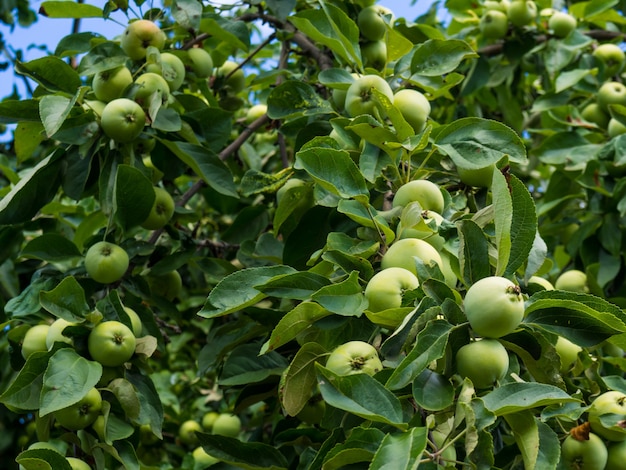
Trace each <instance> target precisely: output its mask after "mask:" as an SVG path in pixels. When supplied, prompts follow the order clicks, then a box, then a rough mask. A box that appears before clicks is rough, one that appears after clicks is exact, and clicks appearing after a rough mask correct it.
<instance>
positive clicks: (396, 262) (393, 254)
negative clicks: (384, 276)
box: [380, 238, 443, 275]
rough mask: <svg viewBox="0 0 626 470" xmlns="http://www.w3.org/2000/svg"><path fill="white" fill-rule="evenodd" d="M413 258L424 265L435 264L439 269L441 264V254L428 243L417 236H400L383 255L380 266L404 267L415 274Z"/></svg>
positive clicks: (384, 267) (385, 267)
mask: <svg viewBox="0 0 626 470" xmlns="http://www.w3.org/2000/svg"><path fill="white" fill-rule="evenodd" d="M415 258H419V259H420V260H421V261H422V262H423V263H424V264H425V265H427V266H433V265H434V264H436V265H437V266H439V268H440V269H441V265H442V264H443V262H442V260H441V255H440V254H439V252H438V251H437V250H436V249H435V247H433V246H432V245H431V244H430V243H428V242H427V241H424V240H420V239H419V238H402V239H400V240H396V241H395V242H394V243H393V244H392V245H391V246H390V247H389V248H388V249H387V252H386V253H385V254H384V255H383V259H382V260H381V262H380V266H381V267H382V268H383V270H384V269H387V268H393V267H395V268H404V269H407V270H409V271H411V272H412V273H413V274H415V275H417V269H416V267H415Z"/></svg>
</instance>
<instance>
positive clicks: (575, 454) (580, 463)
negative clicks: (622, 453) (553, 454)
mask: <svg viewBox="0 0 626 470" xmlns="http://www.w3.org/2000/svg"><path fill="white" fill-rule="evenodd" d="M607 460H608V451H607V449H606V445H605V444H604V442H603V441H602V439H601V438H600V437H599V436H597V435H596V434H594V433H592V432H590V433H589V438H588V439H583V440H578V439H576V438H575V437H574V436H573V435H571V434H570V435H569V436H567V437H566V438H565V440H564V441H563V443H562V444H561V466H560V467H559V468H563V470H604V468H605V466H606V463H607ZM623 463H624V462H622V464H623ZM620 468H623V467H620Z"/></svg>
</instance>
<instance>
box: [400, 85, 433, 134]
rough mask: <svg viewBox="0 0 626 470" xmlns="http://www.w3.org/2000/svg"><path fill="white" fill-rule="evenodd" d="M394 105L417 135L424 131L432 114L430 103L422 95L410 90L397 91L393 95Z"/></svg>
mask: <svg viewBox="0 0 626 470" xmlns="http://www.w3.org/2000/svg"><path fill="white" fill-rule="evenodd" d="M393 105H394V106H395V107H396V108H398V110H399V111H400V113H401V114H402V117H403V118H404V119H405V121H406V122H408V123H409V124H410V125H411V127H412V128H413V130H414V131H415V133H416V134H417V133H418V132H421V131H422V130H423V129H424V127H425V126H426V120H427V119H428V116H429V114H430V102H429V101H428V99H427V98H426V97H425V96H424V95H423V94H422V93H420V92H419V91H417V90H411V89H409V88H405V89H403V90H400V91H397V92H396V94H395V95H393Z"/></svg>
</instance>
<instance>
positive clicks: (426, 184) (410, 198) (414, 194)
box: [392, 180, 445, 214]
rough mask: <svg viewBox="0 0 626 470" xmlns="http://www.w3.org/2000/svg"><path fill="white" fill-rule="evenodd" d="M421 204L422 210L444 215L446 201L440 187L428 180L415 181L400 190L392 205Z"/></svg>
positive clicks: (404, 185)
mask: <svg viewBox="0 0 626 470" xmlns="http://www.w3.org/2000/svg"><path fill="white" fill-rule="evenodd" d="M415 201H416V202H419V204H420V206H422V209H424V210H429V211H435V212H437V213H438V214H442V213H443V208H444V204H445V200H444V197H443V193H442V192H441V189H439V186H437V185H436V184H435V183H433V182H432V181H428V180H413V181H409V182H408V183H405V184H403V185H402V186H400V188H398V190H397V191H396V194H395V195H394V196H393V201H392V205H393V207H397V206H406V205H407V204H409V203H411V202H415Z"/></svg>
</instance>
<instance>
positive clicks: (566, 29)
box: [548, 11, 577, 38]
mask: <svg viewBox="0 0 626 470" xmlns="http://www.w3.org/2000/svg"><path fill="white" fill-rule="evenodd" d="M576 24H577V22H576V18H574V17H573V16H572V15H570V14H569V13H565V12H562V11H556V12H554V14H553V15H552V16H551V17H550V19H549V20H548V27H549V28H550V29H551V30H552V34H554V35H555V36H556V37H557V38H564V37H565V36H567V35H568V34H569V33H571V32H572V31H573V30H574V29H576Z"/></svg>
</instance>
